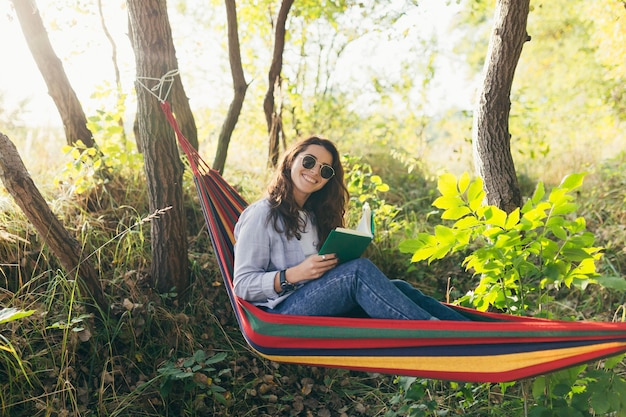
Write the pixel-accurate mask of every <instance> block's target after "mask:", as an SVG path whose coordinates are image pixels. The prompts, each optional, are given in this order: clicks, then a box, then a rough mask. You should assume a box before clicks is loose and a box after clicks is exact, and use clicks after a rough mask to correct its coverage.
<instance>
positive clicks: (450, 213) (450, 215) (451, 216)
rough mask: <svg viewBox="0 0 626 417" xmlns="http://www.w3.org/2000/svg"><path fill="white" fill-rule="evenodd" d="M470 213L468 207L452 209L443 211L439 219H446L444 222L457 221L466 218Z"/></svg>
mask: <svg viewBox="0 0 626 417" xmlns="http://www.w3.org/2000/svg"><path fill="white" fill-rule="evenodd" d="M470 213H471V211H470V209H469V208H468V207H465V206H462V207H452V208H449V209H448V210H446V211H444V212H443V214H442V215H441V218H442V219H446V220H458V219H460V218H461V217H463V216H466V215H468V214H470Z"/></svg>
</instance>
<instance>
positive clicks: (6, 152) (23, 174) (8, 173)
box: [0, 133, 109, 315]
mask: <svg viewBox="0 0 626 417" xmlns="http://www.w3.org/2000/svg"><path fill="white" fill-rule="evenodd" d="M0 179H2V182H3V183H4V186H5V187H6V189H7V190H8V191H9V193H10V194H11V195H12V196H13V198H14V199H15V201H16V203H17V205H18V206H20V208H21V209H22V211H23V212H24V214H25V215H26V217H28V220H30V222H31V223H32V224H33V226H35V229H37V233H39V236H40V237H41V239H43V241H44V242H45V243H46V244H47V245H48V246H49V247H50V249H51V250H52V252H53V253H54V254H55V256H56V257H57V258H58V259H59V261H60V262H61V265H63V268H65V270H66V271H67V272H68V274H69V276H70V277H72V278H74V276H77V277H78V282H79V285H80V288H81V295H82V296H83V297H88V298H91V299H93V300H94V302H95V304H96V305H97V306H98V307H99V309H100V311H101V312H103V313H104V315H106V314H108V311H109V308H108V303H107V301H106V298H105V297H104V292H103V291H102V286H101V285H100V278H99V277H98V273H97V271H96V270H95V268H94V267H93V266H92V265H91V262H89V260H88V259H86V256H88V255H89V254H85V253H83V248H82V247H81V245H80V243H79V242H78V241H77V240H76V239H75V238H74V237H73V236H72V235H70V234H69V233H68V231H67V230H66V229H65V228H64V227H63V225H62V224H61V221H60V220H59V219H58V218H57V217H56V216H55V215H54V213H52V210H50V207H48V204H47V203H46V200H45V199H44V198H43V196H42V195H41V193H40V192H39V190H38V189H37V186H36V185H35V183H34V182H33V180H32V178H31V176H30V175H29V174H28V171H27V170H26V167H25V166H24V163H23V162H22V158H20V155H19V153H18V152H17V149H16V148H15V145H14V144H13V142H11V141H10V140H9V138H8V137H7V136H6V135H4V134H2V133H0ZM92 307H93V306H91V307H90V308H89V310H90V311H97V309H94V308H92Z"/></svg>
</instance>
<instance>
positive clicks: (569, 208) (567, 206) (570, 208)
mask: <svg viewBox="0 0 626 417" xmlns="http://www.w3.org/2000/svg"><path fill="white" fill-rule="evenodd" d="M577 208H578V204H575V203H563V204H559V205H557V206H555V207H554V210H552V215H555V216H562V215H563V214H569V213H573V212H575V211H576V209H577Z"/></svg>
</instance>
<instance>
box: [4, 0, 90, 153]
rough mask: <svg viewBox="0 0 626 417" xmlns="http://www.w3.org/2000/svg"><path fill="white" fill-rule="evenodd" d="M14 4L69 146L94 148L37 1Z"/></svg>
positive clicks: (17, 1)
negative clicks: (81, 144) (82, 145)
mask: <svg viewBox="0 0 626 417" xmlns="http://www.w3.org/2000/svg"><path fill="white" fill-rule="evenodd" d="M12 3H13V7H14V8H15V13H16V15H17V18H18V20H19V22H20V26H21V27H22V32H24V37H25V38H26V42H27V44H28V48H29V49H30V52H31V54H32V55H33V58H34V59H35V62H36V63H37V67H38V68H39V72H41V75H42V76H43V79H44V81H45V82H46V85H47V86H48V94H50V97H52V100H54V104H55V105H56V107H57V110H58V111H59V114H60V115H61V120H62V121H63V129H65V138H66V141H67V143H68V145H75V144H76V142H78V141H79V140H80V141H82V142H83V143H84V144H85V146H87V147H89V148H92V147H94V146H95V142H94V139H93V135H92V133H91V131H90V130H89V129H88V128H87V118H86V117H85V112H84V111H83V107H82V106H81V104H80V101H79V100H78V97H77V96H76V93H75V92H74V90H73V89H72V86H71V85H70V82H69V80H68V79H67V75H66V74H65V70H64V69H63V64H62V63H61V60H60V59H59V58H58V57H57V55H56V53H55V52H54V50H53V49H52V45H51V44H50V39H49V38H48V33H47V32H46V29H45V28H44V26H43V22H42V21H41V16H40V15H39V10H38V9H37V6H36V5H35V0H12Z"/></svg>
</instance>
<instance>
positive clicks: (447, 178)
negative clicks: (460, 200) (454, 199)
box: [437, 173, 459, 196]
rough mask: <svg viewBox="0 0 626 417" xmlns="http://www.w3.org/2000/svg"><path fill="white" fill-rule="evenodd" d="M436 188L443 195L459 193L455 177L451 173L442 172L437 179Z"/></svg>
mask: <svg viewBox="0 0 626 417" xmlns="http://www.w3.org/2000/svg"><path fill="white" fill-rule="evenodd" d="M437 189H438V190H439V192H440V193H441V195H443V196H455V195H459V191H458V189H457V183H456V177H455V176H454V175H453V174H449V173H447V174H442V175H440V176H439V179H438V181H437Z"/></svg>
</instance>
